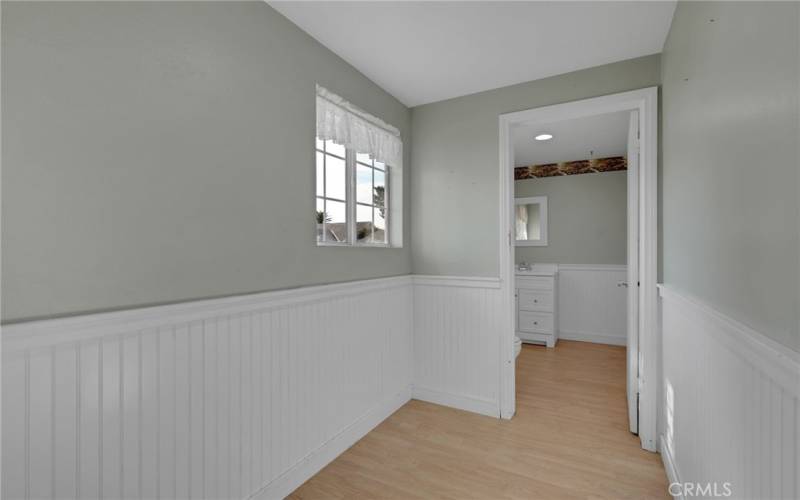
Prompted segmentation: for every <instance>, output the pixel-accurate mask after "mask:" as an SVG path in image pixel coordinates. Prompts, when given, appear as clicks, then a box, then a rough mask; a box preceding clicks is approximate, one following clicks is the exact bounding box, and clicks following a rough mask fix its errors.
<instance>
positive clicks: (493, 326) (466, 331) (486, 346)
mask: <svg viewBox="0 0 800 500" xmlns="http://www.w3.org/2000/svg"><path fill="white" fill-rule="evenodd" d="M500 314H502V308H501V295H500V282H499V280H497V279H489V278H457V277H448V276H415V277H414V398H415V399H421V400H425V401H430V402H433V403H438V404H444V405H447V406H453V407H456V408H461V409H464V410H469V411H475V412H478V413H483V414H486V415H492V416H499V415H500V410H499V409H500V403H499V380H500V378H499V377H500V371H499V370H500V367H499V360H500V355H499V352H500V351H499V346H500V335H501V334H502V332H501V328H500V324H501V317H500Z"/></svg>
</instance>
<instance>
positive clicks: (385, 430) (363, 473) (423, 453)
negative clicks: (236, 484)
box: [290, 341, 669, 499]
mask: <svg viewBox="0 0 800 500" xmlns="http://www.w3.org/2000/svg"><path fill="white" fill-rule="evenodd" d="M290 498H295V499H330V498H452V499H466V498H480V499H499V498H546V499H562V498H614V499H618V498H669V495H668V494H667V479H666V476H665V473H664V468H663V467H662V465H661V459H660V456H659V455H657V454H654V453H649V452H647V451H644V450H642V449H641V448H640V446H639V440H638V438H637V437H636V436H633V435H631V434H630V433H629V432H628V430H627V410H626V399H625V348H624V347H615V346H607V345H600V344H589V343H584V342H570V341H560V342H559V343H558V346H557V347H556V348H555V349H546V348H544V347H539V346H531V345H524V346H523V348H522V353H521V354H520V356H519V358H517V413H516V415H515V416H514V418H513V419H512V420H511V421H504V420H499V419H495V418H490V417H484V416H480V415H475V414H472V413H468V412H464V411H459V410H454V409H450V408H446V407H443V406H438V405H433V404H429V403H423V402H420V401H415V400H412V401H410V402H409V403H407V404H406V405H405V406H403V407H402V408H401V409H400V410H398V411H397V412H395V413H394V414H393V415H392V416H391V417H389V418H388V419H386V420H385V421H384V422H383V423H381V424H380V425H379V426H378V427H377V428H375V429H374V430H373V431H372V432H370V433H369V434H368V435H366V436H365V437H364V438H363V439H362V440H360V441H359V442H358V443H356V444H355V445H354V446H353V447H352V448H350V449H349V450H347V451H346V452H345V453H343V454H342V455H341V456H339V457H338V458H337V459H336V460H334V461H333V462H332V463H331V464H329V465H328V466H327V467H325V468H324V469H323V470H322V471H320V473H319V474H317V475H316V476H314V477H313V478H311V479H310V480H308V481H307V482H306V483H305V484H304V485H302V486H301V487H300V488H299V489H297V490H296V491H295V492H294V493H293V494H292V495H291V497H290Z"/></svg>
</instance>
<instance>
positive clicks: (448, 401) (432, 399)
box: [411, 386, 500, 418]
mask: <svg viewBox="0 0 800 500" xmlns="http://www.w3.org/2000/svg"><path fill="white" fill-rule="evenodd" d="M411 397H412V398H413V399H418V400H420V401H426V402H428V403H434V404H437V405H442V406H449V407H451V408H456V409H459V410H464V411H470V412H473V413H480V414H481V415H486V416H489V417H496V418H499V417H500V408H499V407H498V405H497V402H496V401H491V400H488V399H479V398H473V397H470V396H462V395H459V394H448V393H444V392H440V391H435V390H432V389H426V388H424V387H417V386H414V388H413V389H412V391H411Z"/></svg>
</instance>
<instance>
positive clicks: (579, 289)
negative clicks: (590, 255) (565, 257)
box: [558, 264, 628, 345]
mask: <svg viewBox="0 0 800 500" xmlns="http://www.w3.org/2000/svg"><path fill="white" fill-rule="evenodd" d="M627 273H628V268H627V266H620V265H578V264H559V265H558V331H559V334H558V336H559V338H560V339H563V340H581V341H584V342H597V343H600V344H614V345H625V344H626V343H627V333H626V332H627V326H626V325H627V300H628V298H627V297H628V290H627V289H626V288H625V287H620V286H617V283H619V282H621V281H627V280H628V276H627Z"/></svg>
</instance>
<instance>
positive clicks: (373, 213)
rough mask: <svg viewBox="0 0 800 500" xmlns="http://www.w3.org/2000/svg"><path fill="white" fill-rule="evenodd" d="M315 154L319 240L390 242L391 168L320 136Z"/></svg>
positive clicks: (321, 241)
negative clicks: (389, 186) (324, 139)
mask: <svg viewBox="0 0 800 500" xmlns="http://www.w3.org/2000/svg"><path fill="white" fill-rule="evenodd" d="M316 157H317V189H316V196H317V198H316V204H317V205H316V219H317V243H320V244H332V245H349V244H355V245H388V244H389V227H388V225H389V210H388V203H387V202H388V198H389V197H388V195H389V191H388V177H389V175H388V172H389V167H388V166H387V165H386V164H385V163H383V162H380V161H376V160H373V159H372V158H370V156H369V155H368V154H365V153H358V152H356V151H354V150H352V149H346V148H345V147H344V146H342V145H339V144H336V143H335V142H333V141H332V140H327V141H322V140H320V139H319V138H317V141H316Z"/></svg>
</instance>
